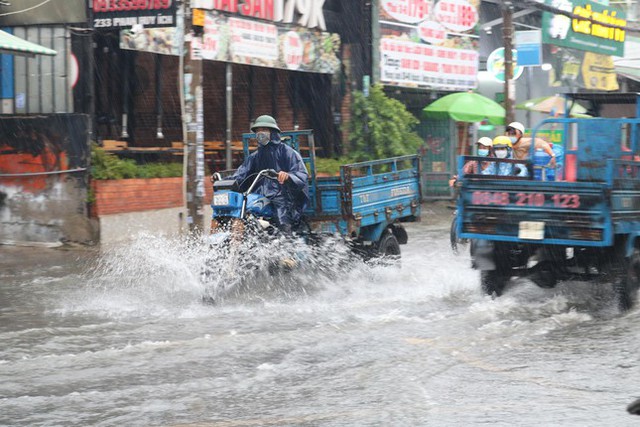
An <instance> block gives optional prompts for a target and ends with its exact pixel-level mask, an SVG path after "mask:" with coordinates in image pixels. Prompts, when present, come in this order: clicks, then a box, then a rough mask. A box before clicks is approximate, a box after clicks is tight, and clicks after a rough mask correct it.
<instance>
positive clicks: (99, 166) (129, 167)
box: [91, 144, 182, 179]
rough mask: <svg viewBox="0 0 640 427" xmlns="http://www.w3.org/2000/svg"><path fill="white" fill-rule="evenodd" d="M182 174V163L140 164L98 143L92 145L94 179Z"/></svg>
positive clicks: (161, 176)
mask: <svg viewBox="0 0 640 427" xmlns="http://www.w3.org/2000/svg"><path fill="white" fill-rule="evenodd" d="M178 176H182V163H147V164H145V165H138V164H136V162H135V161H133V160H131V159H120V158H118V157H117V156H115V155H114V154H111V153H107V152H106V151H104V150H103V149H102V148H100V147H98V146H97V145H95V144H94V145H92V147H91V177H92V178H93V179H127V178H169V177H178Z"/></svg>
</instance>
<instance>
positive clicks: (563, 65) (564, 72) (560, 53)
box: [547, 46, 619, 91]
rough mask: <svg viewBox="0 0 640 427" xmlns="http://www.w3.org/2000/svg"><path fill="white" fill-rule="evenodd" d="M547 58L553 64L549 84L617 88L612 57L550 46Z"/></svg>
mask: <svg viewBox="0 0 640 427" xmlns="http://www.w3.org/2000/svg"><path fill="white" fill-rule="evenodd" d="M548 58H550V59H549V60H548V61H547V62H549V63H551V64H552V66H553V68H552V70H551V71H550V73H549V86H555V87H559V86H569V87H575V88H584V89H592V90H604V91H614V90H619V86H618V78H617V73H616V69H615V65H614V62H613V57H611V56H609V55H599V54H597V53H593V52H584V51H581V50H576V49H565V48H559V47H556V46H551V52H550V53H549V55H548Z"/></svg>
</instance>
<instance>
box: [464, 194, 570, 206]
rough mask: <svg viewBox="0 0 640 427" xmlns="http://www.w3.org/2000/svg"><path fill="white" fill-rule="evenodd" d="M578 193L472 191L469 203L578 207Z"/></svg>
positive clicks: (481, 204)
mask: <svg viewBox="0 0 640 427" xmlns="http://www.w3.org/2000/svg"><path fill="white" fill-rule="evenodd" d="M581 203H582V202H581V200H580V196H579V195H578V194H553V195H549V194H544V193H508V192H506V191H500V192H493V191H474V192H473V193H472V194H471V204H472V205H480V206H510V205H511V206H522V207H544V206H552V207H554V208H561V209H579V208H580V206H581Z"/></svg>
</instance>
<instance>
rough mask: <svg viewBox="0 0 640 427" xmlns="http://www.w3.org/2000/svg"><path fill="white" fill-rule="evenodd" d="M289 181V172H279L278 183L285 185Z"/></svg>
mask: <svg viewBox="0 0 640 427" xmlns="http://www.w3.org/2000/svg"><path fill="white" fill-rule="evenodd" d="M288 179H289V174H288V173H287V172H285V171H280V172H278V182H279V183H280V184H284V182H285V181H286V180H288Z"/></svg>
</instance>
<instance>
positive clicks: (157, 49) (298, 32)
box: [120, 11, 340, 74]
mask: <svg viewBox="0 0 640 427" xmlns="http://www.w3.org/2000/svg"><path fill="white" fill-rule="evenodd" d="M180 21H181V20H179V22H180ZM181 31H183V30H182V24H181V22H180V23H179V26H178V28H162V29H160V28H159V29H149V30H144V31H140V32H136V33H131V32H129V31H123V32H122V33H121V36H120V47H121V48H123V49H131V50H139V51H145V52H152V53H159V54H166V55H178V54H179V52H180V50H179V48H180V45H179V43H180V37H179V36H180V32H181ZM193 44H194V49H195V51H196V52H197V54H198V56H199V57H201V58H202V59H207V60H215V61H224V62H233V63H237V64H247V65H256V66H260V67H269V68H283V69H288V70H296V71H308V72H314V73H326V74H333V73H334V72H336V71H337V70H338V69H339V67H340V59H339V58H338V52H339V51H340V37H339V36H338V35H337V34H331V33H326V32H321V31H318V30H309V29H307V28H303V27H284V26H279V25H277V24H273V23H270V22H266V21H258V20H254V19H245V18H236V17H232V16H227V15H224V14H222V13H218V12H214V11H208V12H207V13H206V15H205V20H204V29H203V36H202V42H201V43H200V42H198V41H195V40H194V42H193Z"/></svg>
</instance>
